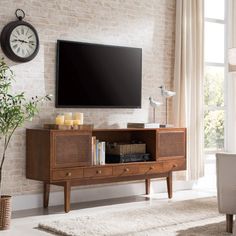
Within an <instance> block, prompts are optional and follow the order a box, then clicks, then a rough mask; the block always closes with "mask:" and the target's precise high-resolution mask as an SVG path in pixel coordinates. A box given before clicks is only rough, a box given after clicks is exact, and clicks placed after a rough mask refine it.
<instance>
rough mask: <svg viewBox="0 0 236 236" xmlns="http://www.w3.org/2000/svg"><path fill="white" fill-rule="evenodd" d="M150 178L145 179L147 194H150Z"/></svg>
mask: <svg viewBox="0 0 236 236" xmlns="http://www.w3.org/2000/svg"><path fill="white" fill-rule="evenodd" d="M150 183H151V181H150V179H145V187H146V194H147V195H148V194H150Z"/></svg>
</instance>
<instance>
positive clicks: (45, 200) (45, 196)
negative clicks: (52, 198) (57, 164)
mask: <svg viewBox="0 0 236 236" xmlns="http://www.w3.org/2000/svg"><path fill="white" fill-rule="evenodd" d="M49 192H50V184H48V183H46V182H44V183H43V207H44V208H47V207H48V202H49Z"/></svg>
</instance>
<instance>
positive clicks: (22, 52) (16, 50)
mask: <svg viewBox="0 0 236 236" xmlns="http://www.w3.org/2000/svg"><path fill="white" fill-rule="evenodd" d="M15 15H16V17H17V18H18V20H16V21H12V22H10V23H8V24H7V25H5V27H4V28H3V30H2V33H1V36H0V43H1V48H2V51H3V52H4V54H5V55H6V56H7V57H8V58H9V59H11V60H13V61H16V62H27V61H30V60H32V59H33V58H34V57H35V56H36V55H37V53H38V51H39V38H38V34H37V31H36V30H35V28H34V27H33V26H32V25H31V24H29V23H27V22H25V21H23V19H24V17H25V13H24V11H23V10H21V9H17V10H16V12H15Z"/></svg>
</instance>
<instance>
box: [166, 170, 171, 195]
mask: <svg viewBox="0 0 236 236" xmlns="http://www.w3.org/2000/svg"><path fill="white" fill-rule="evenodd" d="M166 181H167V190H168V198H172V172H169V174H168V177H167V178H166Z"/></svg>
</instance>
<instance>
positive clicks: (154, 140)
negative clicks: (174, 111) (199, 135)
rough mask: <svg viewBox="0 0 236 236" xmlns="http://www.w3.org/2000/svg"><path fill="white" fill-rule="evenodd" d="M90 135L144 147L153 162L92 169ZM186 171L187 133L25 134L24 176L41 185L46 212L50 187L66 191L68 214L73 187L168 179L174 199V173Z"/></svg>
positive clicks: (172, 130) (47, 131)
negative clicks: (42, 185) (137, 142)
mask: <svg viewBox="0 0 236 236" xmlns="http://www.w3.org/2000/svg"><path fill="white" fill-rule="evenodd" d="M92 136H96V138H97V139H99V140H101V141H105V142H110V143H112V142H126V143H130V142H132V141H133V140H136V141H140V142H142V143H145V144H146V152H147V153H150V155H151V157H152V161H146V162H130V163H112V164H105V165H95V166H93V165H92V164H91V163H92V162H91V160H92V157H91V155H92V143H91V141H92ZM179 170H186V129H185V128H159V129H141V128H140V129H133V128H132V129H131V128H127V129H94V130H91V131H85V130H77V131H76V130H52V129H51V130H50V129H27V131H26V177H27V178H29V179H33V180H38V181H43V183H44V207H48V202H49V192H50V184H53V185H59V186H63V187H64V199H65V201H64V207H65V212H69V211H70V193H71V186H80V185H89V184H101V183H111V182H120V181H132V180H142V179H143V180H145V185H146V194H149V192H150V179H153V178H163V177H166V180H167V189H168V197H169V198H171V197H172V172H173V171H179Z"/></svg>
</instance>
